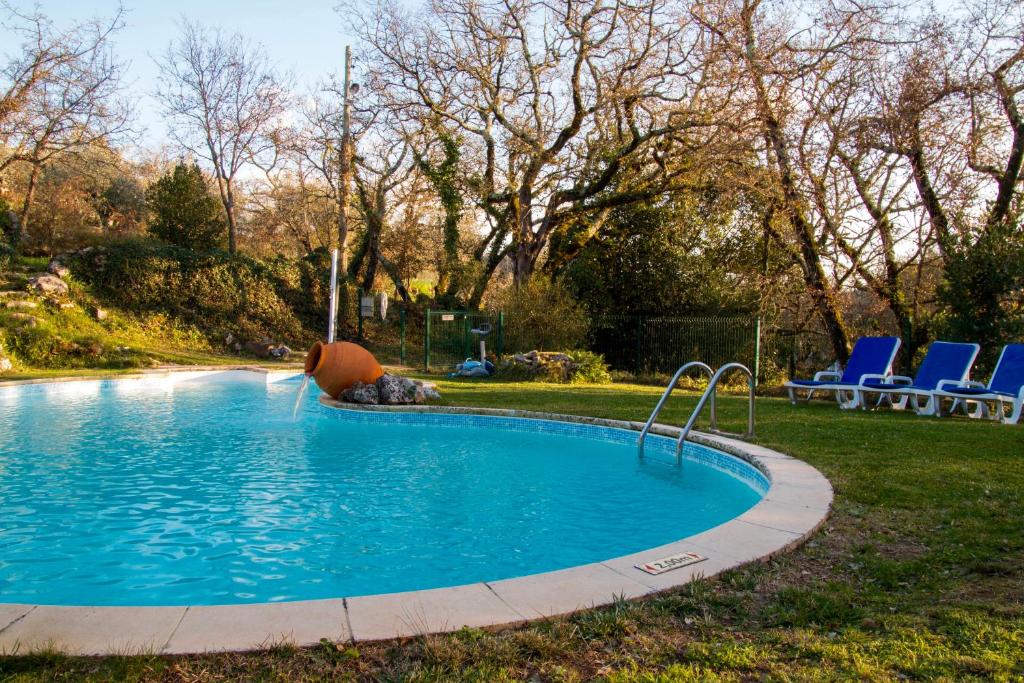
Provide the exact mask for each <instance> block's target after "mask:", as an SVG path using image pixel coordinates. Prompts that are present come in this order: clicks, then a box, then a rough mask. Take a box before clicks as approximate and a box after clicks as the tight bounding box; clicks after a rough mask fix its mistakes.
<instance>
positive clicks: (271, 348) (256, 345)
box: [245, 339, 292, 360]
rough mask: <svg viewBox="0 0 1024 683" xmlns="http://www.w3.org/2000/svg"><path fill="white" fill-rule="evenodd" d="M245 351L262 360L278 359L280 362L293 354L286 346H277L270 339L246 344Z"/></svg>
mask: <svg viewBox="0 0 1024 683" xmlns="http://www.w3.org/2000/svg"><path fill="white" fill-rule="evenodd" d="M245 350H246V352H248V353H251V354H252V355H254V356H259V357H260V358H276V359H278V360H284V359H285V358H287V357H288V354H289V353H291V352H292V350H291V349H289V348H288V347H287V346H285V345H284V344H277V343H275V342H272V341H270V340H269V339H263V340H261V341H258V342H246V343H245Z"/></svg>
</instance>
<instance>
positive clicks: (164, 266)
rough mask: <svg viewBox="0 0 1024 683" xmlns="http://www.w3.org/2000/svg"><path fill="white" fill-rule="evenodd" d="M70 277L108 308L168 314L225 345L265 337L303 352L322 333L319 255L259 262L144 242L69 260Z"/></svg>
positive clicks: (323, 287) (323, 273)
mask: <svg viewBox="0 0 1024 683" xmlns="http://www.w3.org/2000/svg"><path fill="white" fill-rule="evenodd" d="M66 260H67V265H68V266H69V267H70V268H71V270H72V273H73V274H74V276H75V277H76V278H77V279H78V280H80V281H82V282H83V283H85V284H87V285H90V286H91V287H92V291H93V294H94V296H96V297H97V298H98V299H100V300H101V301H103V302H104V303H105V304H107V305H110V306H116V307H118V308H122V309H125V310H130V311H133V312H135V313H139V314H143V315H145V314H156V313H161V314H166V315H168V316H170V317H172V318H174V319H176V320H179V321H181V322H182V323H184V324H186V325H192V326H195V327H196V328H198V329H199V330H201V331H202V332H203V333H205V334H206V335H208V337H209V338H210V339H211V340H212V341H213V342H214V345H215V346H216V345H220V344H223V342H224V338H225V337H226V336H227V335H228V334H231V335H233V336H235V337H237V338H239V339H241V340H243V341H249V340H259V339H262V338H263V337H269V338H271V339H273V340H274V341H283V342H286V343H288V344H295V345H299V346H301V345H305V344H308V343H312V342H313V341H315V340H316V339H317V338H318V336H319V334H318V331H319V330H324V329H326V328H327V324H326V323H327V310H326V308H327V303H326V301H327V276H328V271H327V267H326V265H327V264H326V262H325V261H324V260H323V259H322V258H321V255H319V254H313V255H310V256H309V257H307V258H305V259H302V260H299V261H291V260H287V259H284V258H278V259H273V260H270V261H259V260H256V259H252V258H249V257H246V256H242V255H233V254H228V253H226V252H220V251H214V252H208V253H205V254H199V253H196V252H194V251H191V250H189V249H186V248H183V247H176V246H169V245H163V244H160V243H156V242H152V241H147V240H123V241H117V242H111V243H109V244H108V245H107V246H105V247H100V248H95V249H88V250H84V251H82V252H78V253H77V254H73V255H72V256H70V257H68V258H67V259H66Z"/></svg>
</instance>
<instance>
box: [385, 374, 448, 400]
mask: <svg viewBox="0 0 1024 683" xmlns="http://www.w3.org/2000/svg"><path fill="white" fill-rule="evenodd" d="M377 393H378V394H379V397H380V398H379V400H380V402H381V404H384V405H410V404H421V403H426V402H427V401H429V400H436V399H439V398H441V394H440V393H439V392H438V391H437V386H436V385H434V384H424V383H423V382H421V381H419V380H417V379H410V378H408V377H399V376H398V375H388V374H385V375H382V376H381V377H380V378H378V379H377Z"/></svg>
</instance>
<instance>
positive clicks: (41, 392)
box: [0, 380, 766, 605]
mask: <svg viewBox="0 0 1024 683" xmlns="http://www.w3.org/2000/svg"><path fill="white" fill-rule="evenodd" d="M297 388H298V383H297V382H292V381H289V382H282V383H276V384H270V385H264V384H262V383H259V384H257V383H251V382H232V383H220V384H217V383H213V384H206V383H202V384H200V383H183V384H178V385H176V386H174V387H173V388H172V387H170V386H166V385H160V384H159V383H156V382H153V381H148V382H136V381H131V380H120V381H106V382H74V383H66V384H51V385H39V386H29V387H17V388H7V389H0V603H2V602H24V603H36V604H64V605H83V604H87V605H184V604H193V605H201V604H226V603H246V602H268V601H279V600H301V599H314V598H327V597H341V596H352V595H365V594H372V593H384V592H393V591H403V590H414V589H421V588H434V587H439V586H449V585H456V584H462V583H469V582H475V581H481V580H496V579H502V578H508V577H513V576H519V575H523V574H531V573H536V572H541V571H548V570H553V569H559V568H564V567H569V566H573V565H578V564H583V563H588V562H594V561H598V560H603V559H608V558H611V557H615V556H618V555H623V554H627V553H631V552H635V551H639V550H643V549H645V548H650V547H653V546H657V545H659V544H663V543H666V542H670V541H674V540H677V539H679V538H682V537H684V536H688V535H691V534H694V533H697V532H699V531H702V530H704V529H707V528H710V527H712V526H715V525H718V524H720V523H722V522H725V521H727V520H729V519H730V518H732V517H735V516H736V515H739V514H741V513H742V512H743V511H745V510H746V509H748V508H750V507H751V506H752V505H754V504H755V503H756V502H757V501H758V500H759V499H760V498H761V496H762V495H763V492H764V488H765V486H766V482H765V480H764V478H763V476H761V475H760V473H757V472H756V471H755V470H753V468H750V467H749V466H747V465H746V464H742V463H739V461H737V460H735V459H732V458H729V457H727V456H723V455H721V454H718V453H716V452H714V451H710V450H707V449H701V448H700V447H697V446H693V447H691V446H690V445H688V447H687V448H688V450H687V459H685V460H684V462H683V465H682V467H681V468H677V467H675V466H674V465H672V464H670V463H671V462H672V459H671V457H670V453H671V445H670V444H669V443H668V442H667V440H663V439H655V440H654V442H653V443H651V444H650V445H649V446H648V449H647V453H648V457H647V458H646V459H645V460H643V461H638V459H637V457H636V446H635V438H636V436H635V434H632V433H626V432H621V431H618V430H609V429H604V428H596V427H584V426H579V425H565V424H560V423H553V422H536V421H524V420H511V419H500V418H483V417H463V416H430V415H415V416H394V415H379V414H362V413H354V412H348V411H346V412H341V411H336V410H332V409H329V408H326V407H323V406H321V405H320V404H319V403H318V401H317V396H316V394H317V393H318V392H316V391H315V389H314V390H313V391H310V396H308V398H307V399H306V400H305V401H304V402H303V405H302V407H301V410H300V412H299V415H298V419H297V420H293V418H292V405H293V401H294V396H295V392H296V390H297ZM729 469H731V470H733V471H732V472H729V471H728V470H729Z"/></svg>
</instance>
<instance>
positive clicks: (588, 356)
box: [498, 351, 612, 384]
mask: <svg viewBox="0 0 1024 683" xmlns="http://www.w3.org/2000/svg"><path fill="white" fill-rule="evenodd" d="M558 356H568V357H569V358H570V359H571V365H568V369H567V365H566V364H563V363H562V362H560V361H559V359H558V358H557V357H558ZM539 357H540V359H541V362H540V363H539V364H538V365H536V366H535V367H530V366H528V365H526V364H523V363H516V362H512V361H510V362H507V363H506V364H505V365H503V366H502V367H500V368H499V369H498V377H499V378H500V379H501V380H503V381H506V382H554V383H556V384H563V383H569V384H608V383H609V382H611V381H612V376H611V373H610V372H609V371H608V364H607V363H605V362H604V357H603V356H601V354H599V353H593V352H592V351H565V352H561V353H557V352H555V353H541V354H539Z"/></svg>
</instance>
